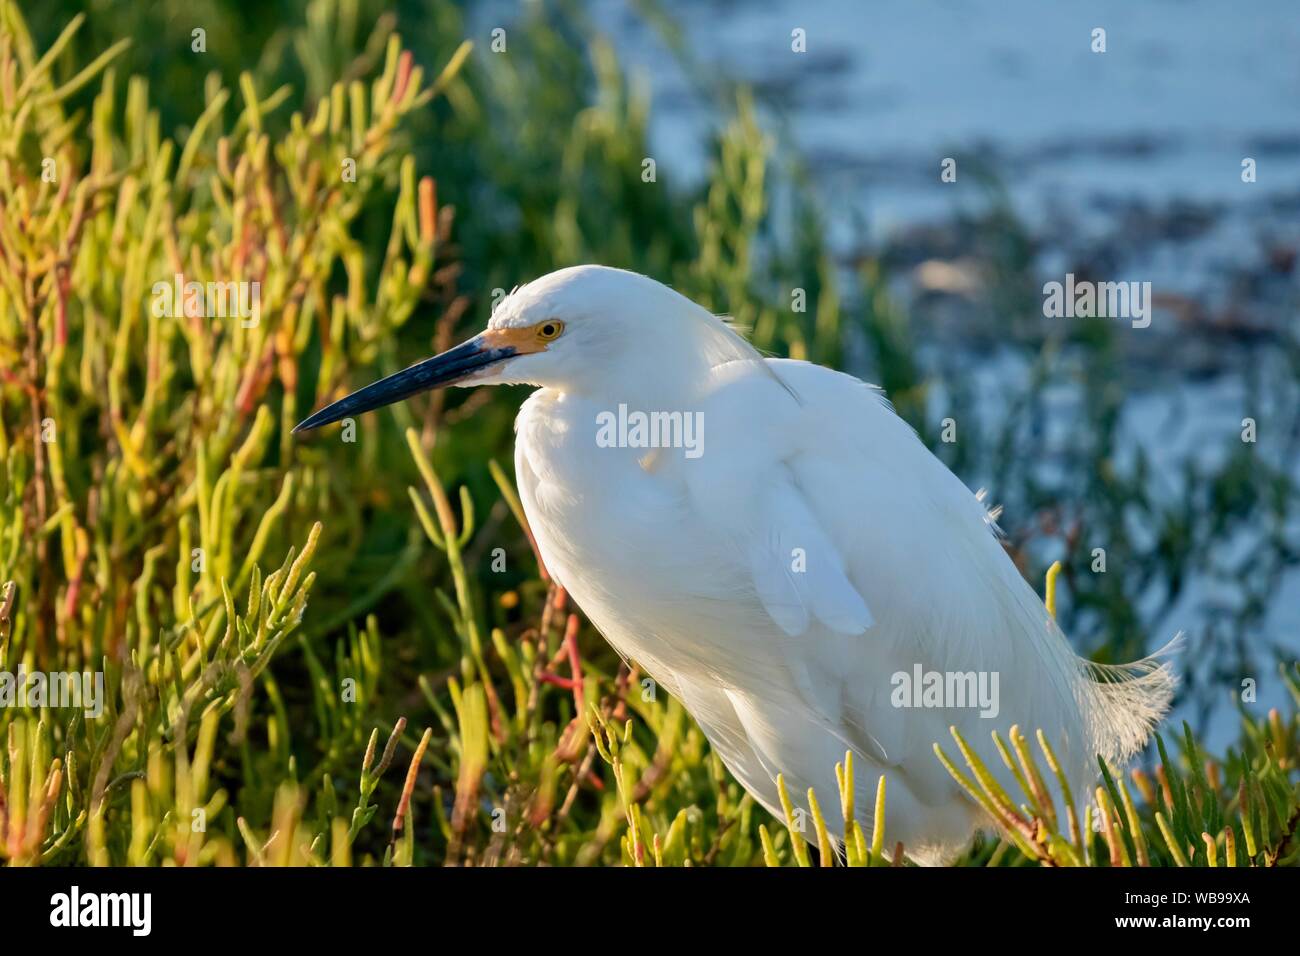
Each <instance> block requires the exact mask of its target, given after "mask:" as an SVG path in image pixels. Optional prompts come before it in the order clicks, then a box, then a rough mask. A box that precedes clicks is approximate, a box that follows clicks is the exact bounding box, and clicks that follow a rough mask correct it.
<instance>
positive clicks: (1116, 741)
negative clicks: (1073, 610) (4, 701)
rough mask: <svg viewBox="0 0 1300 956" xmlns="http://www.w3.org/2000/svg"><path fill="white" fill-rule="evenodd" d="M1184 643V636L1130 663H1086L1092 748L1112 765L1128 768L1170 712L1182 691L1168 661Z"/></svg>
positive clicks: (1085, 672) (1085, 675) (1176, 637)
mask: <svg viewBox="0 0 1300 956" xmlns="http://www.w3.org/2000/svg"><path fill="white" fill-rule="evenodd" d="M1182 643H1183V635H1182V633H1181V632H1179V633H1178V634H1177V635H1175V637H1174V639H1173V640H1172V641H1170V642H1169V643H1168V644H1166V645H1165V646H1164V647H1162V648H1160V650H1158V651H1156V652H1155V653H1154V654H1152V655H1150V656H1149V657H1144V658H1142V660H1140V661H1134V662H1133V663H1131V664H1095V663H1093V662H1091V661H1085V662H1083V669H1084V678H1085V681H1086V684H1085V687H1086V694H1087V698H1088V701H1087V703H1088V708H1087V709H1088V722H1089V728H1090V730H1091V733H1092V739H1093V746H1094V749H1095V751H1096V752H1097V753H1099V754H1101V756H1102V757H1103V758H1105V760H1106V762H1107V763H1114V764H1123V763H1125V762H1126V761H1127V760H1128V759H1129V758H1130V757H1132V756H1133V755H1134V754H1135V753H1137V752H1138V751H1139V750H1141V749H1142V747H1143V746H1144V745H1145V744H1146V742H1147V740H1148V739H1150V737H1151V733H1152V731H1154V730H1155V728H1156V725H1157V724H1159V723H1160V721H1161V720H1163V719H1164V717H1165V715H1166V714H1168V713H1169V704H1170V701H1171V700H1172V699H1173V696H1174V691H1175V690H1176V689H1177V687H1178V675H1177V673H1176V672H1175V671H1174V667H1173V663H1172V661H1170V660H1169V658H1170V657H1171V656H1172V655H1174V654H1175V653H1177V652H1178V651H1179V650H1180V649H1181V647H1182Z"/></svg>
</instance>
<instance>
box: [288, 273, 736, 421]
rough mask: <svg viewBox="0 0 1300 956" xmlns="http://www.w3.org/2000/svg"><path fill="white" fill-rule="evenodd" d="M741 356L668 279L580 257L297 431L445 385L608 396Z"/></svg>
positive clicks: (678, 386)
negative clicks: (581, 262)
mask: <svg viewBox="0 0 1300 956" xmlns="http://www.w3.org/2000/svg"><path fill="white" fill-rule="evenodd" d="M742 357H743V358H756V357H757V353H756V352H754V350H753V349H752V348H751V347H750V346H749V345H748V343H746V342H745V341H744V340H743V339H741V338H740V337H739V336H738V335H736V334H735V333H734V332H732V331H731V330H730V329H728V328H727V327H726V325H725V324H724V323H723V322H722V321H721V320H720V319H718V318H716V317H715V316H713V315H711V314H710V313H709V312H708V311H707V310H706V309H703V308H701V307H700V306H698V305H696V304H695V303H694V302H692V301H691V300H690V299H687V298H685V297H684V296H682V295H680V294H678V293H676V292H674V291H673V290H672V289H669V288H668V287H667V286H665V285H662V284H661V283H659V282H656V281H654V280H653V279H649V278H647V277H645V276H642V275H637V274H636V273H634V272H625V271H623V270H622V269H611V268H607V267H605V266H574V267H573V268H569V269H561V270H559V271H558V272H552V273H550V274H549V275H546V276H543V277H542V278H540V279H537V280H535V281H533V282H530V283H529V284H528V285H526V286H522V287H521V288H518V289H516V290H515V291H514V292H512V293H511V294H510V295H508V296H506V297H505V298H504V299H502V300H501V302H500V304H499V305H498V306H497V307H496V309H495V310H494V311H493V313H492V318H491V320H490V321H489V322H488V327H487V328H486V329H485V330H484V331H482V332H480V333H479V334H478V335H476V336H474V337H473V338H471V339H469V340H468V341H466V342H463V343H461V344H460V345H458V346H456V347H455V348H453V349H449V350H448V351H446V352H443V353H442V354H441V355H435V356H434V357H433V358H430V359H425V360H424V361H422V362H417V363H416V364H415V365H412V366H411V367H410V368H406V369H403V370H402V371H400V372H397V373H395V374H393V375H390V376H388V377H387V378H385V379H381V380H380V381H378V382H375V383H373V384H371V385H367V386H366V387H365V388H362V389H360V390H358V391H355V392H353V393H352V394H351V395H348V396H347V397H345V398H341V399H339V400H338V401H337V402H335V403H334V404H332V405H329V406H327V407H325V408H323V409H321V410H320V411H318V412H316V413H315V414H314V415H311V416H310V417H308V418H307V419H305V420H304V421H302V422H301V423H299V425H298V426H297V427H296V428H295V429H294V431H295V432H298V431H305V430H307V429H311V428H317V427H319V426H321V425H327V424H329V423H330V422H336V421H339V420H340V419H343V418H348V417H351V416H353V415H358V414H360V413H362V412H367V411H370V410H372V409H375V408H380V407H382V406H384V405H391V404H392V403H393V402H397V401H401V400H402V399H404V398H409V397H410V396H412V395H415V394H417V393H419V392H424V391H428V390H429V389H433V388H441V387H443V386H447V385H504V384H519V385H522V384H526V385H541V386H546V387H549V388H556V389H559V390H561V391H572V392H584V393H588V394H594V395H599V396H602V397H607V398H610V399H611V400H633V399H645V398H647V397H649V396H652V395H657V396H663V397H666V396H668V395H670V394H673V393H674V392H676V394H679V395H680V394H681V393H682V392H683V391H684V390H687V389H689V387H690V383H691V382H692V381H693V380H698V376H699V373H700V372H701V371H707V369H708V368H711V367H713V366H714V365H717V364H719V363H721V362H724V361H728V360H729V359H732V358H742Z"/></svg>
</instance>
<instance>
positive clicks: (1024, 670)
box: [327, 266, 1174, 862]
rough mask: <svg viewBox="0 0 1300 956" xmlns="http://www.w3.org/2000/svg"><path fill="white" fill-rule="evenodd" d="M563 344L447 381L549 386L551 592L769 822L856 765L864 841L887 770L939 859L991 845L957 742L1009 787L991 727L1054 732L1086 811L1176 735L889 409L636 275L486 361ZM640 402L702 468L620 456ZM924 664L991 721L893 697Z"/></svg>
mask: <svg viewBox="0 0 1300 956" xmlns="http://www.w3.org/2000/svg"><path fill="white" fill-rule="evenodd" d="M546 322H558V323H562V324H561V325H559V326H558V327H559V328H561V329H562V330H563V331H562V334H559V335H558V337H557V338H555V339H554V340H553V341H550V342H548V343H547V344H546V345H545V347H539V348H537V349H536V350H533V351H530V352H528V353H527V354H516V355H513V356H510V357H507V358H505V359H503V360H501V361H498V362H495V363H493V364H491V365H489V366H484V367H482V368H480V369H477V370H475V371H474V372H473V373H471V374H470V375H469V376H467V377H462V378H461V379H460V380H458V381H455V382H449V384H488V383H494V382H516V383H518V382H525V383H530V384H536V385H540V386H542V388H541V389H540V390H539V391H537V392H535V393H534V394H533V395H532V396H531V397H530V398H529V399H528V400H527V401H526V402H525V403H524V405H523V408H522V410H521V411H520V414H519V418H518V422H517V439H516V450H515V467H516V473H517V479H518V483H519V489H520V494H521V497H522V500H523V504H524V510H525V512H526V513H527V516H528V520H529V522H530V524H531V526H532V531H533V534H534V536H535V537H536V540H537V544H538V548H539V549H540V552H541V555H542V558H543V560H544V561H545V563H546V566H547V568H548V570H549V571H550V572H551V574H552V575H553V576H554V577H555V578H556V579H557V580H558V581H559V582H560V583H561V584H563V586H564V587H565V588H566V589H567V590H568V592H569V593H570V594H571V595H572V597H573V598H574V600H575V601H576V602H577V604H578V605H579V606H580V607H581V608H582V610H583V611H584V613H585V614H586V615H587V616H588V617H589V618H590V619H591V621H592V622H593V623H594V624H595V626H596V627H597V628H599V629H600V631H601V633H602V634H603V635H604V636H605V637H606V639H607V640H608V641H609V642H610V643H611V644H612V645H613V646H614V647H615V648H616V649H617V650H618V651H619V653H620V654H622V655H623V656H624V657H626V658H629V659H631V660H633V661H636V662H637V663H638V664H639V665H640V666H641V667H642V668H643V669H644V670H645V671H646V672H648V673H649V674H650V675H651V676H652V677H653V678H654V680H655V681H657V682H658V683H659V684H660V685H661V686H662V687H663V688H665V689H666V690H667V691H668V692H669V693H671V694H673V695H675V696H677V697H678V698H679V699H680V700H681V701H682V702H683V704H684V705H685V706H686V708H687V710H689V711H690V713H691V715H692V716H693V717H694V718H695V720H696V721H697V722H698V723H699V725H700V727H701V728H702V729H703V730H704V732H705V734H706V735H707V737H708V739H709V741H710V743H711V744H712V745H713V746H714V748H716V750H717V751H718V753H719V754H720V755H721V757H722V759H723V761H724V762H725V763H726V765H727V767H728V768H729V769H730V771H731V772H732V773H733V774H734V775H735V776H736V778H737V780H739V781H740V783H741V784H742V785H743V786H744V787H745V788H746V790H748V791H749V792H750V793H751V794H753V795H754V797H755V798H756V799H757V800H758V801H759V802H760V803H761V804H763V805H764V806H765V807H767V808H768V809H769V810H770V811H772V812H773V813H776V814H777V815H780V813H781V811H780V804H779V798H778V794H777V788H776V783H775V780H776V777H777V774H778V773H781V774H784V775H785V779H786V781H787V784H788V786H789V791H790V794H791V796H792V797H793V798H794V799H795V802H796V804H797V805H803V803H804V801H803V796H802V795H803V794H805V793H806V791H807V790H808V788H810V787H812V788H815V789H816V790H817V792H818V793H819V794H821V795H823V803H824V804H826V803H828V802H830V801H831V800H832V799H833V794H834V793H835V789H836V781H835V773H834V767H835V764H836V762H837V761H842V760H843V758H844V754H845V751H846V750H852V751H853V753H854V761H855V765H856V768H857V769H856V785H857V791H858V792H857V794H856V806H857V808H858V810H857V812H858V814H859V816H860V820H861V822H862V824H863V826H864V828H866V830H867V832H870V828H871V823H872V821H871V813H872V810H873V804H874V799H873V798H874V794H875V789H876V783H877V778H878V776H879V775H880V774H884V775H885V776H886V777H887V787H888V801H887V812H886V839H887V841H888V844H889V845H891V846H892V845H893V844H894V843H895V842H898V841H901V842H903V843H904V845H905V847H906V848H907V851H908V853H909V855H910V856H912V857H913V858H914V859H917V860H919V861H922V862H938V861H942V860H943V859H945V858H947V857H949V856H951V855H952V854H954V853H955V852H957V851H958V850H959V849H960V848H961V847H962V845H963V844H964V843H965V842H966V841H967V840H968V839H969V837H970V836H971V834H972V832H973V831H974V830H975V829H976V828H977V827H979V826H981V825H984V824H986V823H987V821H985V820H982V819H981V817H980V811H979V810H978V808H977V807H976V806H975V805H974V804H972V803H971V802H970V801H969V800H968V799H967V798H966V797H965V796H964V795H963V794H962V793H961V792H960V790H959V789H958V788H957V787H956V785H955V784H954V782H953V781H952V779H951V778H950V777H949V776H948V774H947V772H946V771H945V770H944V768H943V767H942V765H941V764H940V763H939V761H938V760H937V758H936V757H935V755H934V753H933V750H932V746H933V744H934V743H935V742H936V741H938V742H941V743H943V744H945V745H946V744H948V743H949V742H950V737H949V734H948V727H949V726H950V725H955V726H956V727H957V728H958V729H959V730H960V731H961V732H962V733H963V734H964V736H965V737H966V738H967V739H968V740H969V741H971V743H972V744H974V745H976V747H977V749H979V750H980V751H981V753H982V755H983V756H984V757H985V758H986V762H987V763H988V765H989V766H990V768H1001V767H1002V762H1001V760H1000V759H999V758H998V756H997V754H996V752H995V750H994V748H993V746H992V743H991V741H990V732H991V731H992V730H994V729H997V730H999V731H1000V732H1001V733H1003V735H1004V736H1005V734H1006V731H1007V729H1008V728H1009V727H1010V726H1011V725H1012V724H1019V725H1020V726H1021V727H1022V728H1023V729H1025V730H1026V731H1027V732H1029V733H1032V732H1033V731H1034V730H1037V729H1040V728H1041V729H1042V730H1043V731H1044V732H1045V733H1046V734H1047V736H1048V738H1049V739H1050V740H1051V741H1052V743H1053V745H1054V746H1055V747H1056V748H1057V752H1058V755H1059V756H1060V757H1061V759H1062V761H1063V763H1064V764H1065V768H1066V769H1067V771H1068V772H1069V774H1070V776H1071V778H1072V779H1073V780H1075V781H1077V783H1076V786H1075V788H1074V789H1075V793H1076V794H1086V793H1087V792H1089V791H1090V789H1091V787H1090V786H1082V785H1081V784H1084V783H1087V782H1089V781H1091V780H1092V779H1093V777H1094V775H1095V770H1096V764H1095V755H1096V754H1098V753H1100V754H1102V755H1104V756H1105V757H1107V758H1108V759H1110V760H1113V761H1123V760H1124V759H1126V758H1127V757H1129V756H1131V754H1132V753H1133V752H1134V751H1135V750H1136V749H1137V748H1138V747H1140V746H1141V744H1142V743H1143V742H1144V741H1145V740H1146V738H1147V736H1148V734H1149V733H1150V730H1151V728H1152V726H1153V725H1154V723H1155V722H1156V721H1157V720H1158V719H1159V718H1160V717H1161V716H1162V715H1163V714H1164V712H1165V710H1166V708H1167V706H1168V702H1169V698H1170V695H1171V693H1172V689H1173V682H1174V681H1173V676H1172V674H1171V672H1170V671H1169V669H1168V666H1167V665H1161V664H1157V663H1156V662H1155V661H1153V660H1150V659H1149V660H1147V661H1143V662H1139V663H1138V664H1136V665H1130V666H1129V667H1128V668H1108V669H1104V670H1102V669H1098V668H1094V667H1093V666H1092V665H1089V664H1087V663H1086V662H1084V661H1082V660H1080V659H1079V658H1077V657H1076V656H1075V654H1074V653H1073V651H1072V650H1071V649H1070V647H1069V645H1068V643H1067V642H1066V640H1065V638H1064V636H1063V635H1062V634H1061V633H1060V631H1059V629H1058V628H1057V627H1056V625H1055V623H1054V622H1053V621H1052V620H1051V618H1050V616H1049V615H1048V613H1047V611H1046V609H1045V607H1044V605H1043V602H1042V601H1041V600H1040V599H1039V598H1038V596H1037V595H1036V593H1035V592H1034V590H1033V588H1031V587H1030V585H1029V584H1028V583H1026V582H1025V580H1024V579H1023V578H1022V577H1021V576H1020V574H1019V572H1018V571H1017V569H1016V568H1015V566H1014V565H1013V563H1012V562H1011V560H1010V559H1009V557H1008V556H1007V554H1006V552H1005V551H1004V549H1003V548H1002V546H1001V544H1000V542H999V541H998V539H997V537H996V533H995V529H994V528H993V527H991V525H992V522H991V521H990V520H989V517H988V514H987V513H986V511H985V508H984V506H983V504H982V503H981V502H980V501H979V500H978V499H977V498H976V496H975V495H973V494H972V493H971V492H970V491H969V490H968V489H967V488H966V487H965V486H964V485H963V484H962V483H961V481H960V480H958V479H957V478H956V476H954V475H953V474H952V473H951V472H950V471H949V470H948V469H947V468H946V467H945V466H944V465H943V464H942V463H941V462H940V461H939V460H938V459H937V458H935V457H934V456H933V455H932V454H931V453H930V452H929V451H928V450H927V449H926V448H925V446H924V445H923V444H922V443H921V442H920V441H919V440H918V438H917V437H916V435H915V434H914V433H913V431H912V430H911V429H910V428H909V426H908V425H907V424H906V423H905V422H903V421H902V420H901V419H899V418H898V417H897V416H896V415H895V414H894V412H893V410H892V409H891V408H890V406H889V404H888V403H887V402H886V400H885V399H884V397H883V396H882V395H881V393H880V392H879V391H878V390H876V389H874V388H871V387H869V386H867V385H865V384H863V383H862V382H860V381H858V380H857V379H855V378H852V377H851V376H848V375H844V374H841V373H838V372H834V371H831V370H829V369H826V368H822V367H820V366H817V365H812V364H808V363H805V362H797V361H789V360H778V359H764V358H762V357H761V356H760V355H759V354H758V353H757V352H756V351H755V350H754V349H753V348H752V347H751V346H749V344H748V343H746V342H745V341H744V340H743V339H742V338H740V337H739V336H738V335H737V334H735V333H734V332H733V331H732V330H731V329H729V328H728V327H727V326H726V325H725V324H724V323H723V322H722V321H721V320H719V319H718V318H716V317H714V316H713V315H711V314H709V313H708V312H707V311H706V310H705V309H703V308H701V307H699V306H698V305H696V304H694V303H692V302H691V301H689V300H688V299H686V298H684V297H682V296H681V295H678V294H677V293H675V292H673V291H672V290H670V289H668V288H667V287H665V286H663V285H661V284H659V283H658V282H655V281H653V280H651V279H648V278H646V277H643V276H639V275H635V274H632V273H628V272H623V271H620V270H615V269H608V268H603V267H596V266H582V267H577V268H572V269H565V270H562V271H559V272H555V273H552V274H551V275H548V276H545V277H543V278H541V279H538V280H536V281H535V282H532V283H531V284H529V285H527V286H524V287H522V288H520V289H517V290H516V291H515V292H513V293H512V294H511V295H510V296H509V297H507V298H506V299H505V300H503V302H502V303H501V305H500V306H499V307H498V308H497V310H496V311H495V313H494V315H493V317H492V319H491V322H490V323H489V330H488V332H487V333H485V334H484V336H485V337H486V339H485V340H490V341H494V342H505V341H511V342H519V341H524V340H525V339H524V338H521V336H523V335H524V334H525V331H526V330H531V329H534V328H541V327H542V324H543V323H546ZM547 331H548V332H550V331H553V329H548V330H547ZM430 361H434V360H430ZM415 368H418V366H417V367H415ZM620 406H623V407H624V411H626V412H635V411H641V412H645V413H647V414H649V413H653V412H660V413H674V412H680V413H682V414H684V415H685V414H691V415H698V418H697V419H695V420H696V421H698V422H699V423H701V424H702V432H701V435H700V437H701V438H702V441H700V442H699V445H698V447H697V448H696V449H694V451H695V452H697V453H698V454H697V456H696V455H692V454H690V453H689V452H690V451H691V450H690V449H686V448H680V447H677V448H673V447H669V448H659V449H647V448H645V447H607V445H608V442H607V441H598V437H599V436H598V432H599V428H600V423H601V422H602V421H605V422H608V420H609V416H610V415H616V414H618V412H619V409H620ZM327 411H328V410H327ZM918 666H919V668H920V669H921V671H922V672H941V673H945V674H947V673H954V672H961V673H967V672H973V673H976V674H978V673H983V674H985V675H992V674H996V675H997V689H998V700H997V712H996V716H981V712H982V711H981V709H980V708H978V707H972V706H961V707H958V706H937V707H921V708H914V707H900V706H896V704H897V703H898V700H897V698H896V697H895V691H896V688H897V686H898V683H897V680H896V678H895V675H897V674H908V675H911V674H913V673H915V672H916V669H917V668H918ZM951 703H952V702H951V701H944V704H951ZM983 712H984V713H987V712H988V708H984V710H983ZM1006 776H1007V779H1005V780H1003V784H1004V786H1006V787H1008V788H1009V789H1012V790H1013V791H1014V788H1015V784H1014V780H1012V779H1010V775H1009V774H1007V775H1006ZM829 816H831V817H834V816H835V814H833V813H832V814H829ZM828 822H829V821H828Z"/></svg>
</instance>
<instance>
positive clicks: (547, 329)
mask: <svg viewBox="0 0 1300 956" xmlns="http://www.w3.org/2000/svg"><path fill="white" fill-rule="evenodd" d="M563 331H564V323H563V322H561V321H560V320H559V319H551V320H550V321H548V322H543V323H542V324H541V325H539V326H538V327H537V337H538V338H539V339H541V340H542V341H543V342H550V341H551V340H552V339H557V338H559V337H560V333H561V332H563Z"/></svg>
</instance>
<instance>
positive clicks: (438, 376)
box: [294, 336, 515, 434]
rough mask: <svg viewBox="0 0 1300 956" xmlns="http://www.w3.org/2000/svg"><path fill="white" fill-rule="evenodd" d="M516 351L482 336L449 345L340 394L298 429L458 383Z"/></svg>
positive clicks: (302, 429)
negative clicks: (490, 343) (349, 392)
mask: <svg viewBox="0 0 1300 956" xmlns="http://www.w3.org/2000/svg"><path fill="white" fill-rule="evenodd" d="M514 354H515V349H514V348H512V347H504V348H492V347H490V346H487V345H485V344H484V342H483V340H482V337H481V336H475V337H474V338H472V339H470V340H469V341H468V342H463V343H461V344H460V345H458V346H456V347H455V348H454V349H448V350H447V351H446V352H443V353H442V354H441V355H435V356H434V357H433V358H431V359H425V360H424V361H423V362H416V363H415V364H414V365H412V366H411V367H410V368H404V369H402V370H401V371H400V372H395V373H393V374H392V375H390V376H388V378H383V379H380V380H379V381H378V382H375V383H373V384H371V385H367V386H366V387H365V388H362V389H358V390H357V391H355V392H353V393H352V394H351V395H348V396H346V397H344V398H340V399H339V400H338V401H337V402H335V403H334V404H333V405H326V406H325V407H324V408H322V409H321V410H320V411H318V412H317V413H316V414H314V415H311V416H309V417H307V418H305V419H303V420H302V421H301V422H299V423H298V424H297V426H295V427H294V433H295V434H297V433H298V432H304V431H307V430H308V429H311V428H319V427H320V426H321V425H328V424H329V423H330V422H336V421H338V420H339V419H341V418H350V417H351V416H353V415H360V414H361V413H362V412H368V411H371V410H372V409H376V408H382V407H383V406H385V405H391V404H393V402H400V401H401V400H402V399H404V398H410V397H411V396H412V395H415V394H417V393H419V392H427V391H428V390H429V389H431V388H440V387H441V386H444V385H454V384H455V383H456V382H459V381H461V380H462V379H464V378H466V377H467V376H469V375H470V374H472V373H474V372H477V371H478V370H479V369H482V368H486V367H487V366H489V365H492V364H493V363H495V362H500V361H501V360H502V359H508V358H510V357H511V356H512V355H514Z"/></svg>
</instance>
